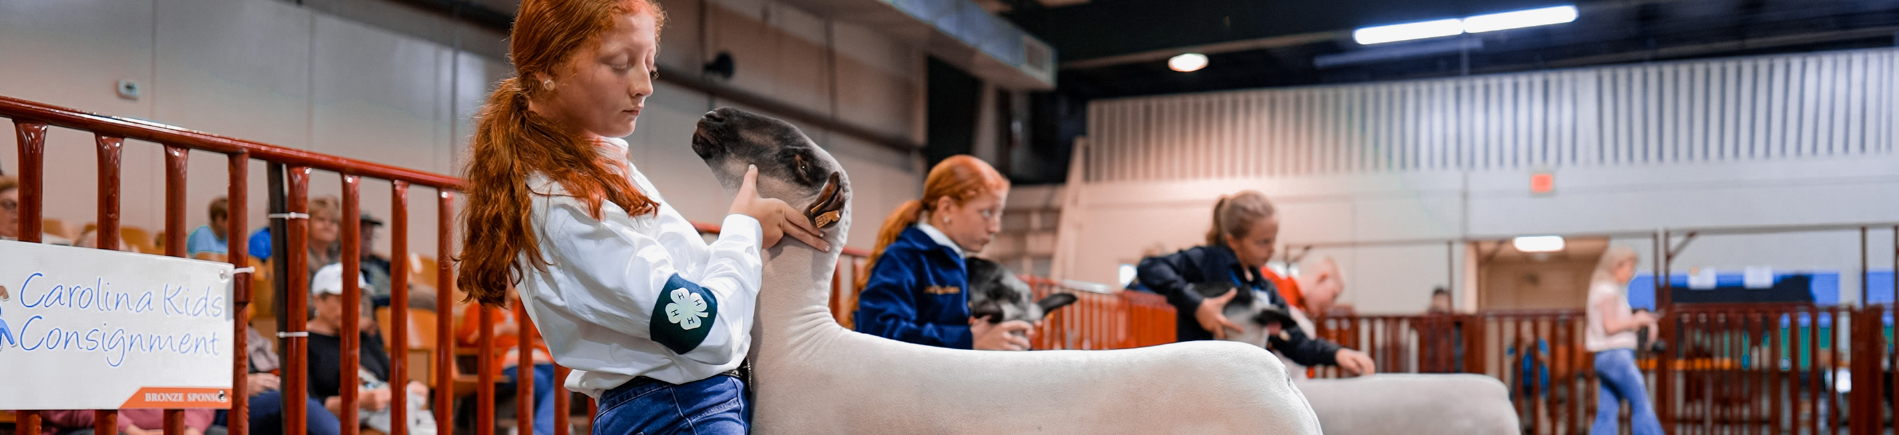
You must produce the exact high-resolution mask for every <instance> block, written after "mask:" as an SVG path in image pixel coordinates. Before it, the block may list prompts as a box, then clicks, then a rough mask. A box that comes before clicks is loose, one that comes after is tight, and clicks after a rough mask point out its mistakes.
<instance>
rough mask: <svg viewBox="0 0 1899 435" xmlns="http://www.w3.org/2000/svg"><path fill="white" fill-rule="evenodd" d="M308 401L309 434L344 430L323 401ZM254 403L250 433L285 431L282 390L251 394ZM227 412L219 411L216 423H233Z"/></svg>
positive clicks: (332, 434)
mask: <svg viewBox="0 0 1899 435" xmlns="http://www.w3.org/2000/svg"><path fill="white" fill-rule="evenodd" d="M304 400H307V401H309V402H308V403H307V404H305V405H304V408H303V409H304V411H303V414H304V421H306V422H307V423H308V426H306V427H305V428H304V431H305V432H304V433H306V434H308V435H337V434H340V433H343V424H342V423H339V422H337V421H336V416H334V415H330V411H329V410H328V409H324V408H323V404H322V403H318V402H317V401H316V399H310V398H305V399H304ZM250 406H251V412H250V416H251V428H250V429H251V432H250V433H252V434H254V435H278V434H282V433H284V397H283V393H282V392H278V391H266V392H264V393H263V394H258V395H255V396H251V404H250ZM226 412H227V411H225V410H218V414H217V415H218V416H217V418H216V420H215V421H213V422H212V423H213V424H216V425H218V426H229V425H230V423H229V422H227V421H226Z"/></svg>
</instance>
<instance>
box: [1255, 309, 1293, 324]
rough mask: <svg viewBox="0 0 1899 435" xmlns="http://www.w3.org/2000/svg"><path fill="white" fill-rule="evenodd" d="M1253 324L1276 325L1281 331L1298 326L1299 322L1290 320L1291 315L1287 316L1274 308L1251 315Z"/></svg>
mask: <svg viewBox="0 0 1899 435" xmlns="http://www.w3.org/2000/svg"><path fill="white" fill-rule="evenodd" d="M1253 323H1257V324H1259V325H1260V326H1268V325H1273V324H1278V325H1279V327H1280V328H1282V329H1283V328H1291V327H1293V326H1298V325H1299V322H1297V321H1294V320H1293V319H1292V315H1291V314H1287V313H1286V312H1285V311H1282V310H1280V309H1278V308H1274V307H1268V308H1266V309H1264V310H1259V313H1258V314H1254V315H1253Z"/></svg>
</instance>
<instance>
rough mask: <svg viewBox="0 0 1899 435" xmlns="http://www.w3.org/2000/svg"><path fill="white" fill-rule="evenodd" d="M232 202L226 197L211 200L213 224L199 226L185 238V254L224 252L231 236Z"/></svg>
mask: <svg viewBox="0 0 1899 435" xmlns="http://www.w3.org/2000/svg"><path fill="white" fill-rule="evenodd" d="M230 218H231V202H230V200H229V199H226V198H225V197H222V196H220V197H217V199H213V200H211V224H210V225H205V226H201V227H198V229H197V230H193V231H192V232H191V237H190V238H188V239H185V255H187V256H196V255H198V253H199V252H209V253H213V254H223V253H225V252H228V250H227V249H228V248H226V243H227V241H229V240H230V236H228V235H226V233H229V232H230V231H231V230H230V225H229V222H230Z"/></svg>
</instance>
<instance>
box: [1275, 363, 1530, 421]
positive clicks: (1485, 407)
mask: <svg viewBox="0 0 1899 435" xmlns="http://www.w3.org/2000/svg"><path fill="white" fill-rule="evenodd" d="M1295 383H1296V384H1298V386H1299V390H1300V391H1303V392H1305V395H1306V400H1307V401H1309V402H1311V403H1312V410H1313V411H1314V412H1316V413H1318V415H1319V423H1320V424H1321V425H1322V426H1324V427H1325V433H1326V435H1360V434H1365V435H1371V434H1418V435H1431V434H1445V435H1452V434H1456V435H1466V434H1469V435H1485V434H1494V435H1510V434H1517V433H1520V431H1521V430H1522V429H1520V428H1518V427H1517V424H1518V423H1517V412H1516V408H1514V407H1512V406H1511V405H1510V394H1509V391H1507V390H1505V389H1504V385H1503V383H1502V382H1498V381H1497V380H1496V379H1495V378H1491V377H1489V376H1483V375H1471V374H1454V375H1419V374H1384V375H1373V376H1368V377H1361V378H1350V379H1310V380H1301V381H1297V382H1295Z"/></svg>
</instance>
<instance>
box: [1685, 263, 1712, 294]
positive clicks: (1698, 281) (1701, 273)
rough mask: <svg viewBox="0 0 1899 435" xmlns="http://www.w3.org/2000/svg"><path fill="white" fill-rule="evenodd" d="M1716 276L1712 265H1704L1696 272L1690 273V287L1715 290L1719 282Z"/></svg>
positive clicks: (1690, 288) (1692, 288) (1691, 288)
mask: <svg viewBox="0 0 1899 435" xmlns="http://www.w3.org/2000/svg"><path fill="white" fill-rule="evenodd" d="M1715 277H1716V274H1715V272H1714V268H1712V267H1703V268H1701V269H1700V270H1696V271H1695V272H1694V273H1690V274H1688V289H1689V290H1713V289H1714V287H1715V286H1716V283H1717V282H1719V281H1718V280H1716V279H1715Z"/></svg>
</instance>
